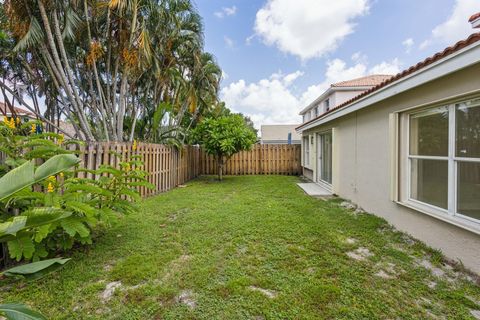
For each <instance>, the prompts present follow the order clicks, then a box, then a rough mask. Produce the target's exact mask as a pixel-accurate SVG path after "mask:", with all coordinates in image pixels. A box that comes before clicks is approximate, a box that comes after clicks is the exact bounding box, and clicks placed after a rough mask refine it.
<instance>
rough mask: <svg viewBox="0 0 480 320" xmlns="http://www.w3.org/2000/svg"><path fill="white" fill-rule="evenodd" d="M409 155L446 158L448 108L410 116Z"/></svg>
mask: <svg viewBox="0 0 480 320" xmlns="http://www.w3.org/2000/svg"><path fill="white" fill-rule="evenodd" d="M410 154H411V155H422V156H445V157H446V156H448V108H447V107H441V108H435V109H430V110H427V111H425V112H421V113H417V114H414V115H411V118H410Z"/></svg>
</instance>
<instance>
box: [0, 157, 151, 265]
mask: <svg viewBox="0 0 480 320" xmlns="http://www.w3.org/2000/svg"><path fill="white" fill-rule="evenodd" d="M78 161H79V160H78V158H77V157H76V156H74V155H71V154H64V155H56V156H54V157H52V158H50V159H48V160H47V161H46V162H45V163H43V164H42V165H40V166H39V167H38V168H36V169H35V166H34V161H28V162H25V163H24V164H22V165H21V166H19V167H17V168H15V169H13V170H11V171H10V172H8V173H7V174H6V175H4V176H3V177H2V178H0V190H1V191H0V204H2V205H3V208H0V210H2V211H3V216H7V217H8V216H9V212H12V211H13V210H16V211H18V212H20V215H15V216H11V214H10V216H11V217H10V218H8V219H6V221H5V222H3V223H2V224H0V242H7V244H8V250H9V253H10V256H11V257H12V258H15V259H16V260H18V261H19V260H21V259H22V258H25V259H33V260H34V261H38V260H39V259H41V258H45V257H47V256H48V254H49V252H57V251H65V250H68V249H71V248H72V247H73V245H74V243H75V242H78V243H81V244H91V243H92V237H91V231H92V229H93V228H94V227H96V226H98V225H99V224H100V225H108V224H110V223H111V221H112V219H113V218H114V217H115V216H117V215H118V214H119V213H129V212H131V211H132V210H133V209H134V206H133V204H132V202H133V201H137V200H139V198H140V197H139V195H138V192H137V191H136V188H137V187H138V186H143V187H152V186H151V185H150V184H149V183H148V182H147V181H146V178H145V177H146V172H144V171H142V170H140V169H139V167H140V166H141V165H142V162H141V161H139V160H137V159H135V158H134V159H133V160H131V161H126V162H120V168H114V167H112V166H109V165H105V166H101V167H100V168H99V169H98V170H77V171H70V172H69V171H66V170H67V169H68V168H70V167H72V166H73V165H75V164H77V163H78ZM82 171H88V172H89V173H91V174H93V175H97V176H99V179H98V180H93V179H89V178H77V177H75V175H77V174H78V172H82ZM34 184H36V185H40V186H41V187H43V189H44V190H45V191H46V193H45V192H38V191H34V190H32V188H30V186H32V185H34Z"/></svg>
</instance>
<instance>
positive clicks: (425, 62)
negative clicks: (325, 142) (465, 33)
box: [296, 33, 480, 129]
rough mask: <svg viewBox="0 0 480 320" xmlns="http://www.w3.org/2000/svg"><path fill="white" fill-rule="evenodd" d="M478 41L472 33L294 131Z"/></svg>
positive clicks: (478, 35)
mask: <svg viewBox="0 0 480 320" xmlns="http://www.w3.org/2000/svg"><path fill="white" fill-rule="evenodd" d="M479 41H480V33H474V34H472V35H471V36H470V37H468V38H467V39H465V40H461V41H459V42H457V43H456V44H454V45H453V46H451V47H447V48H445V50H443V51H442V52H438V53H436V54H434V55H433V56H431V57H428V58H426V59H425V60H423V61H422V62H419V63H417V64H416V65H414V66H411V67H410V68H408V69H406V70H404V71H402V72H400V73H398V74H396V75H395V76H393V77H390V78H389V79H387V80H384V81H383V82H382V83H380V84H378V85H376V86H374V87H372V88H370V89H368V90H366V91H364V92H362V93H360V94H359V95H357V96H355V97H353V98H352V99H350V100H348V101H345V102H344V103H342V104H340V105H338V106H336V107H335V108H332V109H330V110H329V111H327V112H325V113H323V114H321V115H320V116H318V117H316V118H313V119H312V120H310V121H307V122H305V123H303V124H302V125H301V126H299V127H297V128H296V129H300V128H302V127H304V126H306V125H308V124H309V123H311V122H314V121H315V120H318V119H319V118H322V117H324V116H325V115H327V114H329V113H331V112H333V111H335V110H338V109H340V108H344V107H346V106H348V105H350V104H352V103H353V102H355V101H357V100H360V99H361V98H364V97H366V96H368V95H370V94H372V93H374V92H376V91H378V90H380V89H382V88H383V87H385V86H387V85H390V84H392V83H395V82H396V81H399V80H401V79H403V78H405V77H407V76H409V75H410V74H412V73H414V72H417V71H418V70H421V69H423V68H425V67H427V66H429V65H431V64H432V63H434V62H437V61H438V60H441V59H443V58H445V57H447V56H449V55H451V54H452V53H455V52H457V51H459V50H462V49H463V48H465V47H468V46H469V45H472V44H474V43H476V42H479Z"/></svg>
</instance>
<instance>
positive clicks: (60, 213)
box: [23, 207, 72, 228]
mask: <svg viewBox="0 0 480 320" xmlns="http://www.w3.org/2000/svg"><path fill="white" fill-rule="evenodd" d="M23 214H24V215H25V216H27V218H28V219H27V224H26V226H25V227H26V228H33V227H40V226H43V225H45V224H50V223H52V222H55V221H58V220H63V219H65V218H68V217H69V216H71V215H72V213H71V212H66V211H65V210H63V209H59V208H52V207H39V208H32V209H30V210H28V211H25V212H24V213H23Z"/></svg>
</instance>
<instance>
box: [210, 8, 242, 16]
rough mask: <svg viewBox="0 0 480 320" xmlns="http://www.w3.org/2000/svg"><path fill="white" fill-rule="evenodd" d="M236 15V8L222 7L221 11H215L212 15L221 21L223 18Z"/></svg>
mask: <svg viewBox="0 0 480 320" xmlns="http://www.w3.org/2000/svg"><path fill="white" fill-rule="evenodd" d="M236 13H237V7H236V6H233V7H223V8H222V10H220V11H216V12H214V13H213V14H214V15H215V16H216V17H217V18H219V19H223V18H225V17H229V16H234V15H235V14H236Z"/></svg>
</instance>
